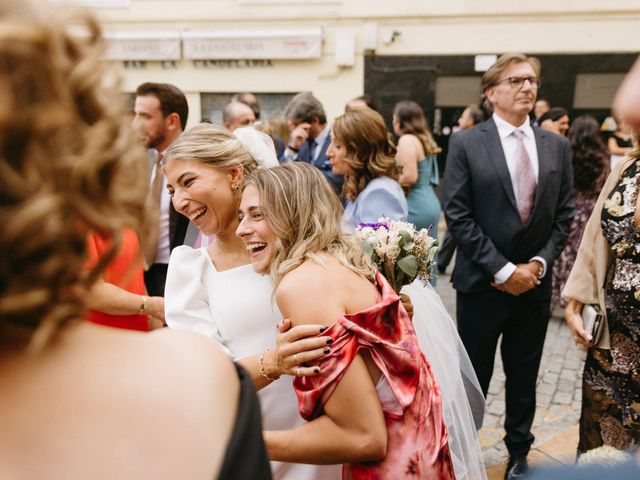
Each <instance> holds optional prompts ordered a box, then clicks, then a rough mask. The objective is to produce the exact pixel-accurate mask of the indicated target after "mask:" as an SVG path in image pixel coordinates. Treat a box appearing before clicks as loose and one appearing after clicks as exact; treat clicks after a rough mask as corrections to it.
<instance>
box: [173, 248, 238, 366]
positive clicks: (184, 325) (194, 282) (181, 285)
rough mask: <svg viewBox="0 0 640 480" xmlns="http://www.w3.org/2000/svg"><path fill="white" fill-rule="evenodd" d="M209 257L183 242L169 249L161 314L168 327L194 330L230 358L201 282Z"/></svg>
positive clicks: (206, 291) (208, 295)
mask: <svg viewBox="0 0 640 480" xmlns="http://www.w3.org/2000/svg"><path fill="white" fill-rule="evenodd" d="M207 262H209V259H208V258H206V256H205V255H203V254H202V252H201V251H200V250H195V249H193V248H191V247H188V246H186V245H182V246H179V247H176V248H174V249H173V252H171V259H170V260H169V269H168V271H167V283H166V286H165V294H164V295H165V296H164V316H165V320H166V322H167V325H168V326H169V328H173V329H176V330H186V331H189V332H197V333H200V334H202V335H205V336H207V337H209V338H212V339H213V340H215V341H216V342H218V344H219V345H220V348H221V349H222V350H223V351H224V352H225V353H226V354H227V355H229V356H230V357H231V356H232V354H231V351H230V350H229V349H228V348H227V347H226V345H225V344H224V339H223V338H222V336H221V335H220V331H219V330H218V328H217V327H216V325H215V322H214V320H213V318H212V316H211V309H210V305H209V304H210V302H211V301H213V299H212V298H211V295H212V294H213V292H209V291H208V289H207V286H206V285H205V283H204V280H205V275H206V272H207V269H208V268H211V266H210V265H209V264H208V263H207Z"/></svg>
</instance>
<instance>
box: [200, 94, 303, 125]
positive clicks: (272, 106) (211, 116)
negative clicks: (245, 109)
mask: <svg viewBox="0 0 640 480" xmlns="http://www.w3.org/2000/svg"><path fill="white" fill-rule="evenodd" d="M234 93H235V92H234ZM252 93H253V92H252ZM254 95H255V96H256V97H257V98H258V102H259V103H260V120H262V121H267V120H268V119H269V118H270V117H273V116H275V115H282V114H283V113H284V107H285V106H286V105H287V103H288V102H289V100H291V98H292V97H293V96H294V95H295V93H254ZM232 96H233V93H202V94H200V112H201V115H202V119H203V120H205V119H208V120H209V121H210V122H211V123H216V124H218V125H222V109H223V108H224V106H225V105H226V104H227V102H228V101H229V100H231V97H232Z"/></svg>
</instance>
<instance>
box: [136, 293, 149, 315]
mask: <svg viewBox="0 0 640 480" xmlns="http://www.w3.org/2000/svg"><path fill="white" fill-rule="evenodd" d="M140 298H141V299H142V303H141V304H140V308H139V309H138V313H137V314H136V315H142V314H143V313H144V312H146V311H147V297H145V296H144V295H140Z"/></svg>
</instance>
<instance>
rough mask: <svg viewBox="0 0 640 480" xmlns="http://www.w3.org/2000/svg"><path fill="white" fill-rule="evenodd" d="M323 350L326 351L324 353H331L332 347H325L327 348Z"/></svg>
mask: <svg viewBox="0 0 640 480" xmlns="http://www.w3.org/2000/svg"><path fill="white" fill-rule="evenodd" d="M323 352H324V353H331V349H330V348H325V349H324V350H323Z"/></svg>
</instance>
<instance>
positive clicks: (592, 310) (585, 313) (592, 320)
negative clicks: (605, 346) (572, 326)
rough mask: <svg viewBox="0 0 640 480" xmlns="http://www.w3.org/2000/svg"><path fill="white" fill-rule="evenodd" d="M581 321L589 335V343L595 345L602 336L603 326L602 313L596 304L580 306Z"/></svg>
mask: <svg viewBox="0 0 640 480" xmlns="http://www.w3.org/2000/svg"><path fill="white" fill-rule="evenodd" d="M582 321H583V322H584V329H585V331H586V332H587V333H588V334H590V335H591V338H592V340H591V344H592V345H595V344H597V343H598V342H599V341H600V337H602V330H603V328H604V315H603V314H602V311H601V310H600V306H598V305H585V306H584V307H582Z"/></svg>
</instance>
